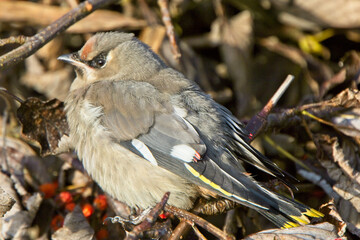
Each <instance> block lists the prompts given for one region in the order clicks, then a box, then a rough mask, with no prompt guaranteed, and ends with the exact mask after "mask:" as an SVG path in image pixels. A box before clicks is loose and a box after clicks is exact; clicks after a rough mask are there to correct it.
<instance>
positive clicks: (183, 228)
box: [169, 201, 204, 240]
mask: <svg viewBox="0 0 360 240" xmlns="http://www.w3.org/2000/svg"><path fill="white" fill-rule="evenodd" d="M203 206H204V203H202V202H201V201H198V202H197V204H196V205H195V207H194V208H193V209H192V210H191V212H192V213H194V214H196V215H197V214H199V213H200V210H201V209H202V208H203ZM191 226H192V225H191V224H189V223H188V221H187V220H186V219H180V223H179V224H178V225H177V226H176V228H175V229H174V231H173V232H172V233H171V236H170V237H169V240H179V239H183V236H184V235H186V234H187V233H188V232H189V231H190V229H191Z"/></svg>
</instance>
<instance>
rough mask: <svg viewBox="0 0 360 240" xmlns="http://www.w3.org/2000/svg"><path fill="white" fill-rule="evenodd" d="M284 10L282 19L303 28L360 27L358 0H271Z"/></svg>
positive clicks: (281, 15)
mask: <svg viewBox="0 0 360 240" xmlns="http://www.w3.org/2000/svg"><path fill="white" fill-rule="evenodd" d="M271 2H272V3H273V4H274V5H275V6H276V7H277V8H278V9H279V10H281V11H282V14H280V16H279V18H280V21H283V22H286V23H287V24H290V25H295V26H296V27H299V28H303V29H314V28H316V27H317V26H320V27H332V28H357V27H360V16H359V14H358V12H359V11H360V2H359V1H358V0H347V1H343V0H311V1H302V0H294V1H287V0H286V1H284V0H271Z"/></svg>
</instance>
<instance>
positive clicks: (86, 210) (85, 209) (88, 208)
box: [82, 203, 94, 217]
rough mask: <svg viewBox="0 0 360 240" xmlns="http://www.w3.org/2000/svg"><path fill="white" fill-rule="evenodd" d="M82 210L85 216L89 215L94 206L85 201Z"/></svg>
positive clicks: (92, 211)
mask: <svg viewBox="0 0 360 240" xmlns="http://www.w3.org/2000/svg"><path fill="white" fill-rule="evenodd" d="M82 212H83V214H84V216H85V217H90V216H91V215H92V214H93V213H94V207H93V206H92V205H91V204H89V203H86V204H85V205H84V206H83V208H82Z"/></svg>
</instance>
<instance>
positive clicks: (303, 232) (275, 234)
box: [244, 223, 346, 240]
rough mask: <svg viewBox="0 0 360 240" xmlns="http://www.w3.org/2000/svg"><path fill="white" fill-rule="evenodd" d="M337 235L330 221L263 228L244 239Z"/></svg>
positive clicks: (285, 239)
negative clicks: (282, 227)
mask: <svg viewBox="0 0 360 240" xmlns="http://www.w3.org/2000/svg"><path fill="white" fill-rule="evenodd" d="M338 237H339V236H338V234H337V231H336V227H335V226H334V225H332V224H330V223H320V224H316V225H305V226H301V227H295V228H287V229H270V230H265V231H261V232H258V233H255V234H252V235H250V236H248V237H246V238H245V239H244V240H274V239H276V240H314V239H317V240H328V239H335V238H338ZM343 239H346V238H343Z"/></svg>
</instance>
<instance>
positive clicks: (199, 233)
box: [192, 224, 207, 240]
mask: <svg viewBox="0 0 360 240" xmlns="http://www.w3.org/2000/svg"><path fill="white" fill-rule="evenodd" d="M192 228H193V230H194V232H195V234H196V236H198V238H199V239H200V240H207V239H206V237H205V236H204V235H203V234H202V233H201V232H200V230H199V229H198V228H197V227H196V226H195V224H192Z"/></svg>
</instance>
